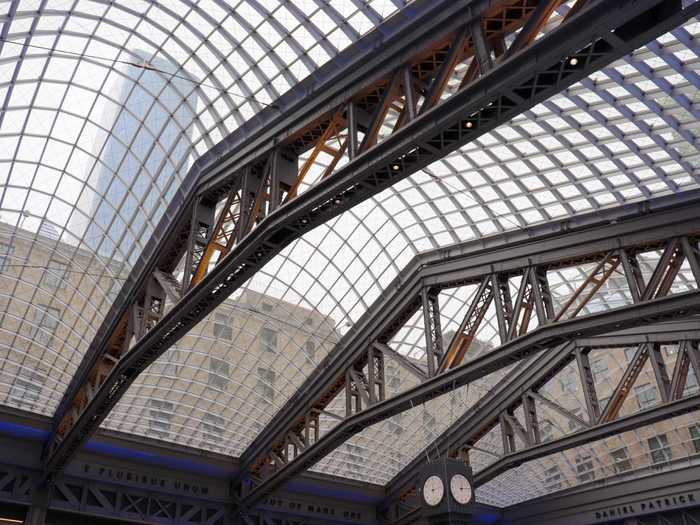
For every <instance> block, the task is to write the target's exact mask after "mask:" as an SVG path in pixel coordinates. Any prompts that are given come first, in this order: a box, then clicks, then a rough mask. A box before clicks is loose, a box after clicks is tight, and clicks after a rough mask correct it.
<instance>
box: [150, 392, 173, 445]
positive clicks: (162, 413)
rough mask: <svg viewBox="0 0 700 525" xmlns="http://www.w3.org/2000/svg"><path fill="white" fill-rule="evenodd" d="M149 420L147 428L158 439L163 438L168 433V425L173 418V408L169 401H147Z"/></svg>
mask: <svg viewBox="0 0 700 525" xmlns="http://www.w3.org/2000/svg"><path fill="white" fill-rule="evenodd" d="M149 408H150V410H149V412H150V418H149V419H148V427H149V428H150V430H151V433H152V434H155V435H156V436H158V437H165V436H167V435H168V434H169V433H170V423H171V421H172V418H173V412H174V410H175V406H174V405H173V404H172V403H171V402H170V401H161V400H160V399H151V400H150V401H149Z"/></svg>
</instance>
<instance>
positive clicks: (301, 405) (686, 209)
mask: <svg viewBox="0 0 700 525" xmlns="http://www.w3.org/2000/svg"><path fill="white" fill-rule="evenodd" d="M697 197H698V194H697V193H693V194H689V195H687V196H686V198H687V199H688V200H684V199H683V198H679V197H672V198H666V199H658V200H654V201H648V202H646V203H644V204H643V205H637V206H634V205H632V206H627V207H623V208H620V209H613V210H607V211H605V212H601V214H596V215H588V216H582V217H579V218H578V219H576V220H578V221H580V222H579V223H578V224H577V223H576V220H575V221H564V222H560V223H556V224H546V225H542V226H541V227H539V228H536V229H532V230H530V231H527V232H511V233H509V234H504V235H498V236H492V237H488V238H485V239H481V240H479V241H473V242H470V243H464V244H462V245H457V246H454V247H451V248H448V249H442V250H435V251H432V252H427V253H424V254H421V255H419V256H418V257H416V258H415V259H414V261H413V262H412V263H411V264H409V265H408V267H407V268H406V269H405V271H404V272H403V273H402V275H400V276H398V277H397V278H396V279H395V281H394V282H393V283H392V284H391V285H390V286H389V287H388V288H387V289H388V290H392V291H393V292H392V293H389V294H385V295H384V296H383V297H380V299H379V300H377V301H376V302H375V303H374V304H373V305H372V307H371V308H370V309H369V310H368V311H367V312H366V314H365V315H364V316H363V317H362V318H361V319H360V320H359V321H358V322H357V323H356V325H355V326H354V327H353V329H352V330H351V331H350V332H349V333H348V334H347V335H346V336H345V337H344V338H343V340H341V342H340V343H339V345H338V346H337V347H336V348H335V349H334V350H333V351H332V352H331V354H329V356H328V357H327V358H326V359H325V360H324V362H323V363H322V366H320V367H319V368H318V369H317V370H316V371H315V372H314V373H313V374H312V375H311V376H310V377H309V378H308V379H307V381H305V383H304V385H303V386H302V388H300V389H299V390H298V393H297V394H296V395H295V396H293V397H292V398H291V399H290V400H289V401H288V402H287V404H286V405H285V406H284V407H283V409H282V410H281V411H280V413H279V414H278V417H276V418H274V419H273V421H272V422H271V423H270V424H269V425H268V426H267V427H266V428H265V429H263V431H262V432H261V433H260V435H259V437H258V439H256V440H255V441H254V442H253V444H252V445H251V446H250V447H249V448H248V450H246V451H245V452H244V454H243V455H242V457H241V474H240V476H239V478H238V480H237V484H239V485H240V490H241V502H240V504H241V506H242V507H243V508H246V507H249V506H252V505H254V503H255V502H256V501H259V500H260V499H261V498H262V497H264V496H265V495H266V494H268V493H270V492H271V491H272V490H274V489H275V488H276V487H277V486H279V485H280V484H281V483H283V482H284V481H285V480H287V479H289V478H290V477H292V476H294V475H295V474H296V473H298V472H300V471H302V470H304V469H305V468H308V467H310V466H311V465H313V464H314V463H315V462H317V461H318V460H319V459H321V458H322V457H323V456H324V455H326V454H327V453H328V452H330V451H331V450H333V449H334V448H335V447H337V446H338V445H339V444H341V443H342V442H343V441H345V440H346V439H347V438H348V437H350V436H351V435H354V434H355V433H357V432H359V431H361V430H362V429H363V428H365V427H366V426H368V425H371V424H374V423H376V422H378V421H381V420H384V419H386V418H388V417H390V416H392V415H395V414H397V413H400V412H402V411H405V410H408V409H409V408H410V407H411V406H415V405H416V404H420V403H422V402H424V401H426V400H428V399H432V398H434V397H437V396H439V395H441V394H444V393H446V392H449V391H451V390H453V389H454V388H456V387H459V386H462V385H464V384H466V383H469V382H472V381H474V380H476V379H478V378H481V377H484V376H485V375H487V374H489V373H492V372H494V371H496V370H499V369H501V368H503V367H505V366H507V365H510V364H512V363H513V362H516V361H519V360H522V359H524V358H526V357H528V356H530V355H533V354H535V353H537V352H540V351H542V350H545V349H553V348H555V347H556V346H558V345H560V344H562V343H566V342H567V341H570V340H571V339H574V338H581V337H588V336H592V335H596V334H601V333H608V332H614V331H618V330H621V329H623V328H625V327H630V326H639V325H642V324H647V323H650V322H657V321H663V320H666V319H673V318H682V317H685V316H688V315H692V314H693V313H697V312H698V311H700V292H697V291H696V292H688V293H684V294H677V295H674V296H670V297H665V295H667V293H668V292H669V290H670V283H671V282H672V279H673V277H674V276H675V275H676V274H677V272H678V268H679V267H680V264H679V262H682V260H684V259H687V260H688V261H689V265H690V267H691V270H692V271H693V272H694V276H695V278H696V279H697V278H700V264H698V261H699V260H700V259H699V258H698V249H697V235H698V233H699V232H700V217H698V214H697V212H696V208H697V205H698V201H697V200H696V199H697ZM683 239H685V240H686V241H687V242H683ZM683 246H685V247H686V249H685V250H686V251H684V249H683V248H682V247H683ZM678 247H681V248H680V251H679V248H678ZM650 250H662V251H664V253H668V252H669V251H672V252H674V253H677V257H675V258H674V257H671V258H669V257H663V256H662V257H661V258H660V259H659V264H658V265H657V268H656V269H655V271H654V274H653V275H654V276H655V277H653V278H652V279H651V280H650V284H649V285H648V286H645V287H644V288H643V289H642V290H641V293H640V294H639V296H638V299H636V300H635V304H633V305H631V306H625V307H621V308H616V309H612V310H609V311H606V312H602V313H594V314H590V315H586V316H582V317H576V316H575V315H576V314H577V313H578V312H580V311H581V308H577V309H574V311H573V316H572V317H570V318H565V317H564V316H562V315H557V313H556V312H555V311H554V308H553V305H550V308H545V307H544V302H545V301H544V300H543V299H542V297H540V299H537V300H536V302H537V303H539V306H538V305H533V309H534V310H536V311H537V312H538V316H542V317H539V326H538V327H537V328H536V329H534V330H530V331H529V332H527V333H525V334H523V335H520V336H518V337H515V338H509V337H507V333H504V334H502V341H503V344H502V345H501V347H499V348H497V349H495V350H493V351H491V352H489V353H488V354H486V355H483V356H481V357H479V358H477V359H474V360H472V361H471V362H469V363H467V364H461V361H460V362H456V361H455V365H454V366H453V367H450V368H448V369H445V370H442V371H440V370H437V371H436V372H435V374H434V375H429V374H425V375H424V377H423V383H422V384H421V385H419V386H417V387H415V388H412V389H410V390H408V391H406V392H403V393H401V394H399V395H397V396H395V397H394V398H392V399H388V400H387V399H375V400H374V402H371V400H370V402H369V403H367V407H366V408H365V409H362V407H360V408H359V410H358V409H356V408H355V407H354V408H353V409H352V410H348V411H347V413H346V418H345V419H344V420H343V421H342V422H341V423H340V424H338V425H337V426H336V427H335V428H333V429H332V430H331V431H330V432H329V433H327V434H326V435H325V436H321V437H319V436H318V434H316V435H312V436H311V439H310V434H309V432H308V429H309V426H310V425H309V424H310V423H311V422H313V415H314V414H317V413H318V412H319V411H321V410H322V409H323V408H324V407H325V405H326V404H327V403H328V402H329V401H330V400H331V399H332V398H333V397H334V396H335V395H336V394H337V393H338V392H339V391H340V389H341V388H343V387H346V388H347V387H348V382H347V372H348V370H351V369H354V370H355V371H356V372H357V371H358V370H361V369H362V368H363V367H364V366H365V365H366V364H367V362H368V361H367V354H368V349H371V350H376V349H379V350H381V349H384V348H386V342H387V341H388V340H389V339H390V338H391V337H392V335H393V334H394V333H395V332H396V331H397V330H398V329H399V328H400V327H401V326H403V324H404V323H405V321H406V320H407V319H409V318H410V317H411V316H412V315H414V314H415V312H417V311H418V309H419V308H420V307H421V299H422V298H424V297H425V296H426V295H433V296H434V295H436V294H437V293H438V292H439V290H441V289H445V288H450V287H455V286H464V285H468V284H474V285H479V289H481V288H483V283H484V282H490V281H491V279H493V278H494V276H501V277H507V276H514V275H528V274H532V273H533V271H535V270H538V269H540V270H543V274H544V284H545V285H546V270H547V269H558V268H561V267H566V266H571V265H576V264H581V263H584V262H585V263H595V262H600V261H609V260H611V258H613V257H619V254H621V253H625V254H626V256H628V257H629V261H628V263H629V264H630V265H635V262H634V261H636V254H637V253H640V252H646V251H650ZM686 254H687V255H686ZM630 261H632V262H630ZM619 266H620V268H621V267H622V265H621V264H620V265H619ZM599 267H600V265H597V266H596V269H597V268H599ZM596 275H597V273H596V271H594V272H593V274H592V276H593V277H595V276H596ZM608 275H609V274H608ZM522 281H523V282H525V281H526V279H522ZM592 282H593V281H592ZM602 282H604V281H602ZM602 282H597V284H596V286H598V287H599V286H600V285H601V284H602ZM662 282H665V283H667V284H666V285H664V286H661V283H662ZM654 283H656V284H654ZM543 288H544V287H543ZM426 290H427V291H428V292H429V293H426ZM650 290H651V291H652V292H653V293H652V292H649V293H647V292H648V291H650ZM534 295H535V296H538V295H540V294H534ZM580 295H581V296H582V297H584V300H589V299H590V298H591V297H592V296H593V294H590V293H585V294H584V293H583V292H582V293H580ZM478 301H479V294H477V295H476V298H475V301H474V302H478ZM567 306H568V305H565V307H564V310H562V311H565V310H566V307H567ZM579 306H580V305H579ZM503 309H504V310H505V308H503ZM471 311H472V308H471V307H470V308H469V310H468V314H467V317H468V316H469V315H470V314H469V312H471ZM430 329H431V324H430V321H429V320H426V334H427V335H428V337H430ZM427 346H428V347H429V345H427ZM550 351H553V350H550ZM358 363H360V365H361V366H358ZM550 371H551V370H550ZM686 372H687V369H686ZM364 382H365V384H368V385H371V384H372V383H371V381H367V378H365V381H364ZM610 419H612V418H610ZM470 428H471V427H470ZM290 435H296V438H290ZM451 435H455V434H454V433H451ZM290 445H293V446H292V447H291V450H290ZM280 450H281V451H282V452H280Z"/></svg>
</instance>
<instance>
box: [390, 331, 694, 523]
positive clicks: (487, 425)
mask: <svg viewBox="0 0 700 525" xmlns="http://www.w3.org/2000/svg"><path fill="white" fill-rule="evenodd" d="M698 342H700V319H697V318H695V319H689V320H687V321H682V322H672V323H661V324H659V325H656V326H644V327H643V328H635V329H632V330H628V331H626V332H625V331H623V332H616V333H612V334H606V335H603V336H597V337H592V338H585V337H584V338H577V339H576V340H573V341H571V342H569V343H564V344H562V345H560V346H559V347H558V348H554V349H552V350H547V351H545V352H544V353H541V354H540V355H538V356H537V358H536V359H533V360H531V361H530V362H529V363H527V365H526V366H524V367H522V368H520V369H518V370H515V371H512V372H511V373H510V374H509V375H508V376H507V377H505V378H504V379H503V380H502V381H501V382H500V384H499V385H500V386H496V387H494V389H493V390H491V391H490V392H489V393H488V394H487V395H486V396H484V398H482V399H481V400H480V401H479V402H477V403H476V404H475V405H474V406H472V407H471V408H470V409H469V410H468V411H467V412H466V413H465V414H464V415H463V416H462V417H460V418H459V419H458V420H457V421H456V422H455V423H454V424H453V425H451V426H450V428H448V429H447V430H446V431H445V432H443V434H442V435H440V436H439V437H438V438H437V439H436V440H435V441H434V442H433V443H431V444H430V445H429V446H428V448H429V450H430V451H431V453H436V454H438V455H446V456H453V457H462V458H464V459H465V461H468V458H469V450H470V449H471V448H472V447H473V446H474V444H475V443H476V442H477V441H478V440H479V439H480V438H481V437H482V436H484V435H485V434H486V433H487V432H488V431H489V430H491V429H492V428H494V427H495V426H497V425H499V424H500V425H503V416H504V414H509V413H510V414H512V412H513V411H514V409H515V408H516V407H517V406H518V405H520V406H522V407H523V408H526V403H527V398H528V397H529V396H531V395H533V394H534V395H537V394H536V392H537V389H538V388H540V387H541V386H542V385H544V384H545V383H546V382H548V381H549V380H551V379H552V378H553V377H555V376H556V374H557V373H558V372H559V371H561V370H562V369H564V367H566V366H567V365H569V364H570V363H572V362H576V363H577V365H579V366H578V368H579V372H580V373H581V374H585V373H586V371H588V372H590V366H586V363H587V354H588V352H590V351H591V350H593V349H602V348H615V347H617V348H619V347H635V346H636V347H646V346H647V345H655V346H656V345H660V344H677V345H678V346H679V349H680V350H681V352H684V351H685V350H686V349H688V348H690V349H691V351H692V352H693V354H692V355H693V359H692V362H693V365H692V366H693V368H694V370H695V371H696V373H697V372H700V366H699V365H700V351H699V350H698ZM582 358H585V359H582ZM680 363H682V359H678V360H677V362H676V369H679V368H681V367H682V365H680ZM632 365H633V363H630V368H631V366H632ZM686 373H687V369H686ZM582 379H583V378H582ZM623 380H624V379H623ZM623 380H621V381H620V382H622V381H623ZM582 383H583V381H582ZM584 384H585V383H584ZM593 390H594V392H593V396H594V397H595V388H593ZM538 397H539V399H543V398H542V397H541V396H538ZM545 401H546V402H547V404H549V405H551V406H552V408H554V409H555V410H557V411H559V412H561V413H562V414H564V416H565V417H568V418H571V419H578V421H577V422H579V423H580V425H579V426H580V427H582V428H581V430H579V431H576V432H574V433H571V434H567V435H565V436H563V437H561V438H558V439H554V440H551V441H548V442H545V443H543V442H541V440H540V437H539V431H538V429H537V427H536V424H535V425H532V424H531V423H530V421H531V420H530V419H529V418H527V416H526V423H528V424H527V425H526V426H527V428H526V429H525V428H524V429H521V431H522V432H524V433H525V435H524V436H523V443H524V444H525V446H524V448H523V449H522V450H515V447H512V448H511V450H510V451H509V448H510V445H509V444H508V443H504V450H505V455H504V456H503V457H501V458H500V459H499V460H498V461H496V462H495V463H493V464H491V465H489V466H488V467H487V468H485V469H484V470H481V471H480V472H478V473H477V474H476V475H475V478H474V482H475V485H476V486H477V487H478V486H480V485H483V484H484V483H486V482H488V481H490V480H491V479H493V478H494V477H496V476H498V475H499V474H501V473H503V472H505V471H507V470H509V469H511V468H514V467H516V466H518V465H520V464H522V463H525V462H527V461H531V460H533V459H537V458H540V457H544V456H547V455H550V454H553V453H555V452H560V451H563V450H567V449H570V448H573V447H576V446H579V445H584V444H587V443H591V442H593V441H596V440H599V439H603V438H605V437H608V436H611V435H615V434H619V433H621V432H625V431H628V430H633V429H636V428H639V427H642V426H645V425H650V424H653V423H655V422H657V421H661V420H664V419H668V418H670V417H673V416H677V415H681V414H684V413H688V412H692V411H695V410H699V409H700V396H699V395H694V396H690V397H686V398H683V397H682V389H681V391H680V392H678V394H676V395H674V396H673V397H672V398H667V399H662V403H661V405H659V406H656V407H654V408H650V409H648V410H644V411H641V412H638V413H635V414H633V415H630V416H626V417H621V418H617V419H611V420H606V419H603V418H602V417H600V414H598V417H595V414H592V413H591V411H590V409H589V410H588V416H589V421H591V422H590V423H589V422H587V421H583V420H580V418H577V416H574V415H573V414H571V413H569V412H568V411H566V410H565V409H563V408H562V407H560V406H558V405H556V404H555V403H553V402H552V401H549V400H545ZM525 413H527V411H525ZM502 432H503V428H502ZM503 435H504V438H505V433H504V434H503ZM423 465H424V456H423V455H422V454H419V455H417V456H416V459H414V460H413V461H412V462H411V463H410V464H409V465H407V466H406V467H405V468H404V469H403V470H402V471H401V472H399V473H398V474H397V475H396V476H394V478H393V479H392V480H391V482H390V483H389V484H388V485H387V496H386V498H385V499H384V501H383V502H382V503H380V504H379V505H378V509H379V512H380V514H381V515H382V517H383V519H384V520H385V521H386V522H387V523H392V524H393V523H409V522H410V520H409V518H410V517H411V516H414V515H415V511H416V509H418V508H419V507H420V502H419V501H417V492H416V487H417V484H418V479H419V477H420V473H421V469H422V468H423ZM405 520H409V521H405Z"/></svg>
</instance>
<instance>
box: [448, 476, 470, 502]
mask: <svg viewBox="0 0 700 525" xmlns="http://www.w3.org/2000/svg"><path fill="white" fill-rule="evenodd" d="M450 491H451V492H452V497H453V498H454V499H455V501H456V502H457V503H460V504H462V505H466V504H467V503H469V502H470V501H471V499H472V486H471V484H470V483H469V480H468V479H467V478H466V477H464V476H463V475H462V474H455V475H454V476H452V479H451V480H450Z"/></svg>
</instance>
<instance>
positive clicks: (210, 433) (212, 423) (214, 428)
mask: <svg viewBox="0 0 700 525" xmlns="http://www.w3.org/2000/svg"><path fill="white" fill-rule="evenodd" d="M225 428H226V421H225V420H224V418H223V417H221V416H217V415H215V414H209V413H207V414H204V418H203V419H202V436H203V438H204V441H207V442H209V443H221V441H222V440H223V437H224V429H225Z"/></svg>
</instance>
